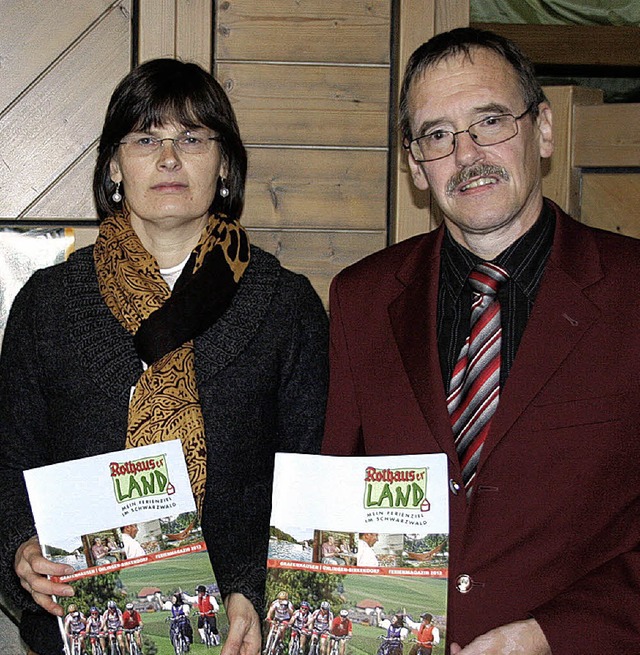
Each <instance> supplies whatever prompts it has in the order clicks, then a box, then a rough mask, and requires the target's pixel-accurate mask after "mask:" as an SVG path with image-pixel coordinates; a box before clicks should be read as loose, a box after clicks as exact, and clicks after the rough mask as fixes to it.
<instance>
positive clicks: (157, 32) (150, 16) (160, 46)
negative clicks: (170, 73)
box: [138, 0, 176, 62]
mask: <svg viewBox="0 0 640 655" xmlns="http://www.w3.org/2000/svg"><path fill="white" fill-rule="evenodd" d="M138 16H139V18H138V25H139V33H138V61H139V62H143V61H147V60H148V59H156V58H158V57H175V56H176V0H138Z"/></svg>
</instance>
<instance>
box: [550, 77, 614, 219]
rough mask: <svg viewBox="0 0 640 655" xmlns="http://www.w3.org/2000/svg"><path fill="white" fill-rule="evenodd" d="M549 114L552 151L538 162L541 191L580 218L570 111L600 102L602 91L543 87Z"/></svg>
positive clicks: (577, 174) (573, 133)
mask: <svg viewBox="0 0 640 655" xmlns="http://www.w3.org/2000/svg"><path fill="white" fill-rule="evenodd" d="M544 91H545V94H546V96H547V98H548V99H549V102H550V103H551V111H552V115H553V138H554V151H553V155H552V156H551V158H550V159H546V160H544V161H543V163H542V169H543V178H542V191H543V193H544V195H545V196H546V197H547V198H551V200H553V201H555V202H557V203H558V205H560V207H562V208H563V209H564V210H565V211H566V212H568V213H569V214H571V215H572V216H574V217H575V218H579V217H580V172H579V170H578V169H576V168H575V167H574V165H573V163H572V162H573V159H574V147H575V137H576V132H575V129H574V112H575V110H576V109H577V108H578V106H579V105H582V104H595V103H600V102H602V92H601V91H599V90H597V89H588V88H586V87H577V86H549V87H545V88H544Z"/></svg>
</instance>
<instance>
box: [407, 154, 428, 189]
mask: <svg viewBox="0 0 640 655" xmlns="http://www.w3.org/2000/svg"><path fill="white" fill-rule="evenodd" d="M407 161H408V163H409V170H410V171H411V179H412V180H413V184H414V185H415V187H416V188H417V189H420V191H426V190H427V189H428V188H429V180H427V176H426V175H425V172H424V168H423V167H422V166H423V165H422V164H421V163H420V162H417V161H416V160H415V159H414V158H413V155H412V154H411V152H409V153H408V154H407Z"/></svg>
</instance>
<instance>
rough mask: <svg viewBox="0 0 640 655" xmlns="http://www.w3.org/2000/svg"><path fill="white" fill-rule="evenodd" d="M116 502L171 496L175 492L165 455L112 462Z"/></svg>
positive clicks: (110, 466)
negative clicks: (164, 495)
mask: <svg viewBox="0 0 640 655" xmlns="http://www.w3.org/2000/svg"><path fill="white" fill-rule="evenodd" d="M109 469H110V472H111V479H112V480H113V490H114V493H115V497H116V500H117V501H118V502H119V503H124V502H126V501H129V500H135V499H137V498H147V497H149V496H160V495H163V494H168V495H171V494H173V493H174V492H175V489H174V488H173V485H172V484H171V483H170V482H169V472H168V470H167V459H166V457H165V456H164V455H158V456H156V457H145V458H143V459H137V460H129V461H128V462H111V463H110V464H109Z"/></svg>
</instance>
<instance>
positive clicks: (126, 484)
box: [24, 441, 228, 655]
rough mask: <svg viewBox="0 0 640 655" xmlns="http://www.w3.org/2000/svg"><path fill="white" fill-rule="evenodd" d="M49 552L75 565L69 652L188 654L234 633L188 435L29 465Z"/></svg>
mask: <svg viewBox="0 0 640 655" xmlns="http://www.w3.org/2000/svg"><path fill="white" fill-rule="evenodd" d="M24 477H25V481H26V485H27V490H28V493H29V500H30V502H31V507H32V510H33V515H34V519H35V523H36V529H37V532H38V537H39V539H40V544H41V546H42V551H43V553H44V555H45V557H47V558H48V559H50V560H52V561H54V562H63V563H65V564H70V565H71V566H73V568H74V569H75V572H74V573H73V574H71V575H67V576H62V577H61V578H59V579H60V580H62V581H64V582H68V583H69V584H71V585H72V586H73V588H74V590H75V596H74V597H72V598H64V599H62V598H58V599H57V600H58V602H59V603H60V604H61V605H62V606H63V607H64V609H65V617H64V618H61V619H59V623H60V631H61V633H62V635H63V641H64V643H65V647H66V652H67V655H81V654H83V653H89V654H91V655H103V653H104V655H125V654H130V655H173V654H175V655H181V654H182V653H185V652H187V651H190V652H191V653H194V654H197V653H200V652H201V653H204V652H206V651H207V649H208V648H216V647H218V646H219V645H220V642H221V635H223V634H226V632H227V627H228V624H227V620H226V617H225V616H224V611H223V608H222V603H221V602H220V596H219V590H218V587H217V585H216V582H215V579H214V575H213V571H212V569H211V564H210V561H209V556H208V553H207V551H206V545H205V543H204V540H203V537H202V531H201V529H200V524H199V520H198V514H197V512H196V507H195V502H194V498H193V494H192V492H191V485H190V484H189V476H188V473H187V467H186V463H185V459H184V455H183V452H182V445H181V442H180V441H166V442H163V443H158V444H153V445H150V446H142V447H140V448H132V449H129V450H122V451H119V452H115V453H107V454H105V455H96V456H95V457H87V458H83V459H77V460H72V461H68V462H63V463H61V464H54V465H51V466H43V467H41V468H36V469H31V470H29V471H25V473H24Z"/></svg>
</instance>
